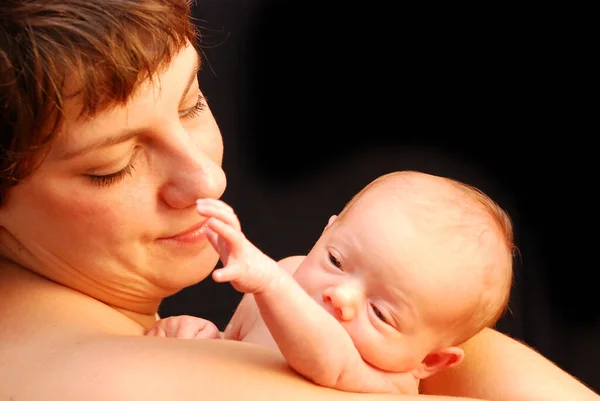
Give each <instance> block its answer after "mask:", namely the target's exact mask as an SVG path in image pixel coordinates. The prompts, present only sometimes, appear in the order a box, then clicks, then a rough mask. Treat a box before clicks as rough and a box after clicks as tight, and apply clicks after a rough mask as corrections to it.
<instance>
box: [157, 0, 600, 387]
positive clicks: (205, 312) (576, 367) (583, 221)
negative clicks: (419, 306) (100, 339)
mask: <svg viewBox="0 0 600 401" xmlns="http://www.w3.org/2000/svg"><path fill="white" fill-rule="evenodd" d="M321 3H323V4H321ZM340 4H343V5H339V6H336V5H335V4H334V3H333V2H327V1H323V2H304V3H301V2H287V1H285V2H284V1H277V0H272V1H267V0H210V1H208V0H200V1H199V2H198V4H197V5H196V7H195V9H194V16H195V17H197V18H198V21H197V23H198V25H199V26H200V27H201V28H202V35H203V37H202V46H203V48H202V50H203V52H204V56H205V61H204V62H205V64H204V67H203V70H202V71H201V73H200V80H201V83H200V85H201V87H202V88H203V91H204V93H205V95H206V97H207V99H208V102H209V104H210V106H211V108H212V110H213V113H214V114H215V117H216V119H217V122H218V123H219V125H220V127H221V131H222V133H223V138H224V143H225V159H224V163H223V165H224V169H225V171H226V173H227V177H228V188H227V190H226V192H225V195H224V196H223V199H224V200H226V201H227V202H229V203H230V204H231V205H232V206H234V207H235V209H236V212H237V214H238V216H239V217H240V220H241V222H242V226H243V228H244V230H245V233H246V235H247V237H248V238H249V239H250V240H252V241H253V242H254V243H255V244H256V245H257V246H259V247H260V248H261V249H262V250H263V251H264V252H266V253H267V254H269V255H270V256H272V257H273V258H275V259H279V258H282V257H284V256H288V255H292V254H305V253H306V252H307V251H308V250H309V249H310V247H311V246H312V244H313V242H314V241H315V240H316V238H317V237H318V235H319V234H320V232H321V230H322V229H323V228H324V226H325V224H326V223H327V219H328V217H329V216H330V215H331V214H334V213H337V212H338V211H339V210H340V209H341V208H342V207H343V205H344V204H345V202H347V201H348V200H349V199H350V197H351V196H352V195H353V194H354V193H356V192H357V191H358V190H359V189H360V188H362V187H363V186H364V185H365V184H366V183H368V182H369V181H370V180H372V179H373V178H375V177H376V176H378V175H380V174H383V173H385V172H389V171H391V170H398V169H413V170H420V171H424V172H429V173H433V174H438V175H443V176H448V177H453V178H456V179H459V180H461V181H464V182H467V183H469V184H473V185H475V186H477V187H479V188H480V189H482V190H483V191H484V192H486V193H487V194H489V195H490V196H491V197H492V198H494V199H495V200H496V201H498V202H499V203H500V205H501V206H503V207H504V208H505V209H506V210H507V211H508V212H509V214H510V215H511V217H512V219H513V223H514V230H515V240H516V245H517V247H518V248H519V250H520V252H519V254H518V257H517V260H516V266H515V282H514V287H513V293H512V296H511V302H510V308H511V312H510V313H508V314H507V315H506V316H505V317H504V318H503V319H502V320H501V321H500V322H499V324H498V329H499V330H501V331H503V332H505V333H508V334H509V335H511V336H513V337H514V338H517V339H520V340H522V341H525V342H526V343H527V344H529V345H531V346H533V347H534V348H535V349H537V350H538V351H539V352H541V353H542V354H543V355H545V356H546V357H548V358H549V359H551V360H552V361H554V362H555V363H557V364H558V365H559V366H561V367H562V368H563V369H565V370H567V371H568V372H569V373H571V374H573V375H574V376H576V377H577V378H579V379H580V380H582V381H583V382H584V383H586V384H587V385H589V386H590V387H592V388H593V389H594V390H595V391H600V374H598V369H597V368H596V365H595V362H596V361H597V360H599V359H600V319H599V314H600V312H599V311H600V308H598V306H599V302H598V301H597V299H598V293H599V286H598V284H597V283H598V281H597V279H596V276H597V275H596V270H597V269H598V258H597V249H598V244H597V243H598V237H599V236H598V229H597V227H598V226H597V223H596V221H597V217H596V214H597V212H598V210H599V208H598V206H597V202H596V199H597V198H596V196H595V193H596V192H597V191H596V186H597V183H598V180H597V179H596V178H595V176H596V174H595V166H594V164H595V163H594V162H595V157H596V156H595V148H594V146H595V145H594V143H595V140H594V139H593V136H595V135H597V124H596V125H595V126H596V128H595V129H594V131H592V129H590V128H588V127H586V126H585V124H581V121H582V119H583V118H584V117H585V115H586V113H587V112H588V111H589V109H590V106H589V104H588V105H587V106H586V104H585V103H581V102H580V101H578V95H577V93H576V89H578V88H581V85H582V83H583V84H585V80H584V79H582V70H583V69H584V68H583V65H582V64H581V63H583V62H582V60H581V55H580V54H579V53H578V51H577V50H576V47H575V46H574V42H575V41H573V40H572V39H573V36H572V32H571V33H570V35H571V36H568V35H567V33H568V32H567V30H568V29H567V28H566V26H564V24H563V20H561V18H560V15H558V17H557V15H556V14H554V15H553V17H554V18H546V17H547V14H545V12H544V10H524V9H503V8H501V7H502V6H501V5H498V6H496V7H497V8H495V9H493V6H486V8H481V9H464V10H461V9H457V8H452V9H440V8H435V7H433V6H431V7H429V6H427V5H423V6H422V8H421V9H408V8H402V9H400V8H399V9H395V7H391V6H389V5H387V4H391V3H378V2H358V3H356V5H355V6H349V5H347V4H349V3H340ZM427 7H429V8H427ZM453 7H456V6H453ZM558 14H560V13H558ZM580 67H581V68H580ZM240 297H241V294H238V293H237V292H236V291H235V290H233V289H232V288H231V286H229V285H228V284H220V285H217V284H215V283H214V282H213V281H212V280H211V279H210V278H209V279H207V280H205V281H204V282H202V283H200V284H198V285H196V286H194V287H191V288H188V289H186V290H184V291H182V292H181V293H179V294H177V295H175V296H173V297H171V298H169V299H167V300H165V302H164V304H163V305H162V307H161V311H160V312H161V314H162V315H163V316H169V315H175V314H191V315H196V316H202V317H204V318H207V319H210V320H212V321H214V322H215V323H216V324H217V325H218V326H219V327H220V328H224V326H225V324H226V323H227V321H228V319H229V317H230V316H231V314H232V313H233V310H234V309H235V306H236V305H237V302H238V301H239V299H240Z"/></svg>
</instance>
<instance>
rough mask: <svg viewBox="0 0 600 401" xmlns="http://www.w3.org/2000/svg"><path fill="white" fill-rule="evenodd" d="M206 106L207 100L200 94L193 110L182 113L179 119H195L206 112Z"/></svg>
mask: <svg viewBox="0 0 600 401" xmlns="http://www.w3.org/2000/svg"><path fill="white" fill-rule="evenodd" d="M205 106H206V98H205V97H204V96H202V95H201V94H200V93H199V94H198V100H197V101H196V104H195V105H194V106H193V107H192V108H189V109H186V110H182V111H180V112H179V118H194V117H196V116H197V115H198V114H200V113H201V112H202V111H204V108H205Z"/></svg>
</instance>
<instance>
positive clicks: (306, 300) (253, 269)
mask: <svg viewBox="0 0 600 401" xmlns="http://www.w3.org/2000/svg"><path fill="white" fill-rule="evenodd" d="M197 208H198V212H199V213H200V214H202V215H204V216H207V217H210V219H209V222H208V231H207V234H208V237H209V240H210V241H211V243H212V245H213V246H214V247H215V249H216V250H217V251H218V252H219V255H220V257H221V260H222V262H223V266H224V267H223V268H222V269H217V270H215V271H214V272H213V278H214V280H215V281H217V282H227V281H229V282H231V283H232V285H233V286H234V288H236V289H237V290H238V291H241V292H244V293H251V294H254V300H255V302H256V305H257V306H258V309H259V310H260V313H261V316H262V318H263V320H264V322H265V324H266V325H267V327H268V328H269V330H270V332H271V335H272V336H273V338H274V339H275V341H276V343H277V345H278V347H279V349H280V351H281V353H282V354H283V356H284V357H285V358H286V360H287V361H288V363H289V364H290V366H291V367H292V368H294V369H295V370H296V371H297V372H298V373H300V374H302V375H303V376H305V377H307V378H309V379H311V380H313V381H314V382H315V383H318V384H320V385H323V386H326V387H333V388H336V389H340V390H346V391H353V392H397V391H398V389H397V388H396V387H395V386H394V385H393V383H392V381H391V380H390V378H389V377H388V376H387V375H386V374H385V373H384V372H382V371H379V370H377V369H375V368H374V367H372V366H370V365H368V364H367V363H365V362H364V361H363V359H362V357H361V356H360V354H359V353H358V351H357V350H356V348H355V347H354V344H353V343H352V340H351V339H350V337H349V336H348V334H347V333H346V331H345V330H344V329H343V327H342V326H341V325H340V324H339V322H338V321H337V320H336V319H335V318H334V317H333V316H331V315H330V314H329V313H327V312H326V311H325V310H324V309H323V308H322V307H321V306H320V305H319V304H317V303H316V302H315V301H314V300H313V299H312V298H310V296H309V295H308V294H307V293H306V292H305V291H304V290H303V289H302V288H301V287H300V286H299V285H298V283H297V282H296V281H295V280H294V279H293V278H292V276H291V275H290V274H289V273H287V272H286V271H285V270H284V269H282V268H280V266H279V265H278V264H277V262H276V261H274V260H273V259H271V258H269V257H268V256H266V255H265V254H264V253H262V252H261V251H260V250H259V249H258V248H256V247H255V246H254V245H253V244H252V243H250V241H248V240H247V239H246V238H245V236H244V235H243V233H242V231H241V228H240V224H239V221H238V219H237V216H236V215H235V213H234V212H233V210H232V209H231V208H230V207H229V206H228V205H226V204H225V203H223V202H222V201H219V200H214V199H203V200H201V201H198V204H197Z"/></svg>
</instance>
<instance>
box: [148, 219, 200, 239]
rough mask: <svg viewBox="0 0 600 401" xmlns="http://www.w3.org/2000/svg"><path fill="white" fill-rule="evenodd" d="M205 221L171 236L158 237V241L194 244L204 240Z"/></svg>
mask: <svg viewBox="0 0 600 401" xmlns="http://www.w3.org/2000/svg"><path fill="white" fill-rule="evenodd" d="M206 228H207V227H206V221H205V222H203V223H201V224H198V225H195V226H194V227H192V228H190V229H188V230H186V231H183V232H181V233H179V234H175V235H173V236H171V237H163V238H158V241H160V242H172V243H176V244H181V245H195V244H197V243H200V242H203V241H205V240H206Z"/></svg>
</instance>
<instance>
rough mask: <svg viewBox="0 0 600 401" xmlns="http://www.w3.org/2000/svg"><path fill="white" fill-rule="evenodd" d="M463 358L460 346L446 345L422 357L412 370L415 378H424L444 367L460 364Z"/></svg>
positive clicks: (463, 353)
mask: <svg viewBox="0 0 600 401" xmlns="http://www.w3.org/2000/svg"><path fill="white" fill-rule="evenodd" d="M464 358H465V352H464V351H463V349H462V348H460V347H446V348H442V349H439V350H436V351H434V352H431V353H430V354H429V355H427V356H426V357H425V359H423V361H422V362H421V364H420V365H419V367H418V368H416V369H415V370H413V375H414V376H415V377H416V378H417V379H425V378H426V377H429V376H431V375H433V374H435V373H437V372H440V371H442V370H444V369H448V368H452V367H454V366H457V365H458V364H460V363H461V362H462V361H463V359H464Z"/></svg>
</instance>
